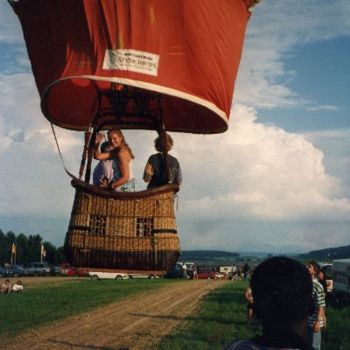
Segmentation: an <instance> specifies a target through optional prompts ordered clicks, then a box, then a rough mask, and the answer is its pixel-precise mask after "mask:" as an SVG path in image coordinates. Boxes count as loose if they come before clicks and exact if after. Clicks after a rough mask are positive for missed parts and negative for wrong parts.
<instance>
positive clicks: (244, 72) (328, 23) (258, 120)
mask: <svg viewBox="0 0 350 350" xmlns="http://www.w3.org/2000/svg"><path fill="white" fill-rule="evenodd" d="M349 62H350V2H349V1H348V0H333V1H332V2H330V1H328V0H309V1H301V0H300V1H299V0H283V1H281V0H262V1H261V2H260V4H259V5H258V6H256V8H255V9H254V11H253V14H252V17H251V20H250V23H249V26H248V31H247V36H246V40H245V45H244V52H243V56H242V61H241V65H240V70H239V76H238V79H237V82H236V89H235V94H234V105H233V108H232V113H231V120H230V127H229V130H228V131H227V132H226V133H225V134H220V135H211V136H202V135H185V134H179V133H173V135H172V136H173V138H174V140H175V147H174V155H176V156H177V157H178V158H179V160H180V162H181V165H182V170H183V175H184V184H183V186H182V189H181V192H180V195H179V203H178V207H179V209H178V211H177V223H178V228H179V232H180V242H181V246H182V249H224V250H229V251H237V250H256V251H258V250H265V251H271V252H275V253H278V252H291V251H308V250H312V249H320V248H325V247H331V246H333V247H334V246H340V245H346V244H350V178H349V174H350V156H349V150H350V99H349V97H350V64H349ZM0 91H1V94H0V135H1V138H2V142H1V144H0V162H1V165H2V166H1V168H0V228H1V229H2V230H3V231H5V232H6V231H8V230H13V231H14V232H16V233H20V232H24V233H26V234H33V233H40V234H41V235H42V236H43V237H44V239H46V240H49V241H51V242H53V243H54V244H56V245H58V246H59V245H62V244H63V241H64V236H65V233H66V230H67V227H68V223H69V215H70V211H71V207H72V203H73V195H74V192H73V189H72V188H71V187H70V184H69V182H70V181H69V178H68V177H67V176H66V175H65V173H64V171H63V168H62V165H61V163H60V159H59V157H58V155H57V151H56V148H55V144H54V139H53V136H52V133H51V131H50V126H49V124H48V122H47V120H46V119H45V118H44V117H43V116H42V115H41V112H40V108H39V97H38V94H37V91H36V88H35V84H34V80H33V76H32V73H31V69H30V64H29V61H28V58H27V55H26V50H25V47H24V42H23V37H22V33H21V29H20V26H19V23H18V20H17V18H16V16H15V15H14V14H13V13H12V11H11V9H10V7H9V5H8V4H7V2H1V3H0ZM57 132H58V136H59V140H60V144H61V148H62V151H63V154H64V159H65V162H66V165H67V166H68V168H69V169H70V170H71V171H73V172H75V173H76V170H77V169H78V164H79V159H80V154H81V144H82V135H80V134H79V133H74V132H68V131H65V130H57ZM126 135H127V138H128V141H129V144H130V145H132V148H133V151H134V153H135V155H136V169H135V173H136V176H137V178H138V186H139V188H144V184H143V183H142V181H141V174H142V169H143V166H144V163H145V162H146V160H147V158H148V155H149V154H150V153H152V152H153V146H152V140H153V138H154V137H155V133H153V132H149V131H128V132H127V133H126ZM140 139H142V140H144V142H143V143H142V144H140V142H139V140H140ZM203 160H205V161H203Z"/></svg>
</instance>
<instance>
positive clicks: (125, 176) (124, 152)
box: [94, 129, 134, 191]
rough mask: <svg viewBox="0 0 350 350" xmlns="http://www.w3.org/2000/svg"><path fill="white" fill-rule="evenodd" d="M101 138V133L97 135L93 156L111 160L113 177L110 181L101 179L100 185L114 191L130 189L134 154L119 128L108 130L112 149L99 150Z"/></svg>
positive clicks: (132, 185) (132, 180) (132, 179)
mask: <svg viewBox="0 0 350 350" xmlns="http://www.w3.org/2000/svg"><path fill="white" fill-rule="evenodd" d="M102 139H103V135H102V134H99V135H97V137H96V142H95V152H94V156H95V159H98V160H111V159H112V160H113V178H112V179H111V180H110V181H109V180H108V179H102V180H101V182H100V187H103V188H107V189H110V190H114V191H130V190H132V189H133V188H134V178H133V173H132V160H133V159H134V155H133V153H132V151H131V148H130V147H129V145H128V144H127V142H126V141H125V137H124V135H123V133H122V132H121V130H119V129H114V130H111V131H109V132H108V139H109V142H110V144H111V146H112V147H113V149H112V150H110V151H107V152H99V145H100V142H101V141H102Z"/></svg>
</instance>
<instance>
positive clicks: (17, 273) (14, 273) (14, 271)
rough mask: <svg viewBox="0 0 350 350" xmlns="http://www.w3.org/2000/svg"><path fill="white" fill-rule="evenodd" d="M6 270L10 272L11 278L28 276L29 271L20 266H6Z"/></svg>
mask: <svg viewBox="0 0 350 350" xmlns="http://www.w3.org/2000/svg"><path fill="white" fill-rule="evenodd" d="M5 270H6V271H7V272H8V274H9V277H23V276H28V271H27V270H26V269H25V268H24V267H22V266H20V265H6V266H5Z"/></svg>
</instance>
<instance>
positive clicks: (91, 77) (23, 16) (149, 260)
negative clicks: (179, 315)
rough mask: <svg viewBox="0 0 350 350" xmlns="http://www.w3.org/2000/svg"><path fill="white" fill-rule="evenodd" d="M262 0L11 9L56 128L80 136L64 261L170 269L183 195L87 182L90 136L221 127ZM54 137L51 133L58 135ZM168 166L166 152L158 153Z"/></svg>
mask: <svg viewBox="0 0 350 350" xmlns="http://www.w3.org/2000/svg"><path fill="white" fill-rule="evenodd" d="M257 2H258V1H257V0H215V1H209V0H191V1H188V0H176V1H175V0H172V1H163V0H147V1H142V0H101V1H97V0H75V1H71V0H50V1H46V0H36V1H31V0H18V1H10V3H11V5H12V7H13V9H14V11H15V13H16V14H17V16H18V17H19V20H20V22H21V25H22V29H23V34H24V38H25V42H26V46H27V50H28V54H29V58H30V61H31V64H32V70H33V74H34V77H35V82H36V85H37V88H38V91H39V94H40V97H41V110H42V113H43V115H44V116H45V117H46V118H47V119H48V120H49V122H50V123H52V125H56V126H58V127H61V128H66V129H71V130H78V131H82V132H85V133H86V134H85V136H86V137H85V145H84V152H83V157H82V162H81V166H80V171H79V177H75V176H73V175H72V174H70V173H69V174H70V176H72V178H73V180H72V185H73V187H74V188H75V191H76V193H75V200H74V204H73V209H72V214H71V220H70V223H69V228H68V232H67V235H66V242H65V247H66V252H67V254H68V256H69V259H70V261H71V262H72V263H73V264H74V265H78V266H84V267H95V268H114V269H125V270H154V271H165V270H167V269H168V268H169V267H170V266H172V265H173V264H174V263H175V262H176V260H177V258H178V255H179V253H180V244H179V239H178V234H177V233H178V232H177V227H176V220H175V213H174V195H175V193H176V192H177V191H178V189H179V188H178V186H177V185H173V184H168V185H164V186H161V187H159V188H156V189H152V190H145V191H138V192H111V191H107V190H106V189H102V188H98V187H95V186H93V185H91V184H89V182H90V174H91V163H92V156H93V151H92V149H93V145H94V142H95V139H96V135H97V133H99V132H100V131H101V130H110V129H112V128H120V129H152V130H156V131H157V132H158V133H159V134H160V135H161V137H162V138H163V139H164V138H165V135H166V131H173V132H186V133H202V134H211V133H221V132H224V131H226V130H227V127H228V119H229V114H230V109H231V105H232V96H233V90H234V84H235V79H236V75H237V71H238V66H239V62H240V57H241V52H242V46H243V40H244V35H245V30H246V26H247V22H248V20H249V17H250V9H251V7H252V6H254V5H255V4H256V3H257ZM53 130H54V128H53ZM163 153H164V157H165V159H166V151H165V150H164V152H163Z"/></svg>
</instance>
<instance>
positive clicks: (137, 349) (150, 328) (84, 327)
mask: <svg viewBox="0 0 350 350" xmlns="http://www.w3.org/2000/svg"><path fill="white" fill-rule="evenodd" d="M223 283H227V282H226V281H212V280H191V281H183V282H178V283H174V284H170V285H167V286H165V287H164V288H162V289H158V290H156V291H152V292H150V293H142V294H138V295H136V296H133V297H130V298H128V299H125V300H123V301H120V302H118V303H114V304H109V305H107V306H104V307H101V308H98V309H96V310H93V311H90V312H87V313H84V314H81V315H79V316H75V317H71V318H69V319H66V320H64V321H61V322H57V323H54V324H51V325H48V326H44V327H41V328H38V329H36V330H32V331H29V332H26V333H24V334H22V335H20V336H18V337H16V338H13V339H11V340H6V341H5V342H3V343H2V344H1V348H2V349H3V350H20V349H32V350H43V349H63V350H65V349H93V350H112V349H113V350H129V349H130V350H131V349H132V350H147V349H153V348H154V347H155V345H156V344H157V342H158V341H159V340H160V339H161V338H162V337H163V336H165V335H166V334H168V333H169V332H170V331H171V330H172V329H174V327H176V326H177V325H178V324H180V323H181V324H183V323H184V322H186V319H187V317H188V316H189V315H190V314H191V313H193V312H195V311H196V310H197V308H198V306H199V303H200V301H201V299H202V298H203V296H205V295H206V294H207V293H208V292H210V291H211V290H213V289H214V288H217V287H219V286H222V285H223Z"/></svg>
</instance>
